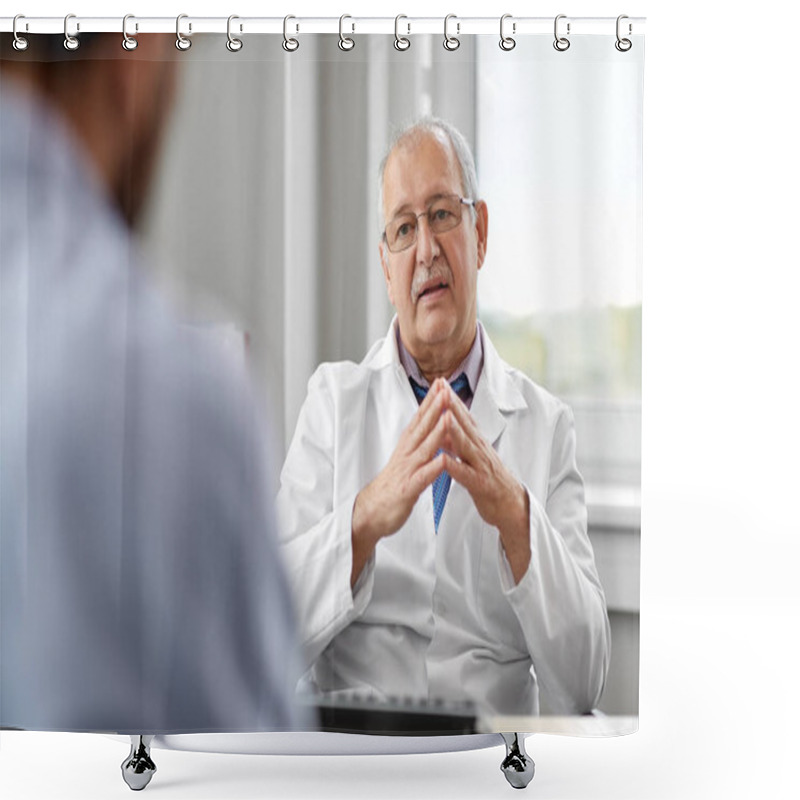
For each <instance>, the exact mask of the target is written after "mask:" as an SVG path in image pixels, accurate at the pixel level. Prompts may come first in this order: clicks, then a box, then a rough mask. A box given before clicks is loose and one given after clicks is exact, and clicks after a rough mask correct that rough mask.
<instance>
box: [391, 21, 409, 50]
mask: <svg viewBox="0 0 800 800" xmlns="http://www.w3.org/2000/svg"><path fill="white" fill-rule="evenodd" d="M401 19H408V17H407V16H406V15H405V14H398V15H397V16H396V17H395V18H394V49H395V50H399V51H400V52H401V53H402V52H404V51H405V50H408V48H409V47H411V39H409V38H407V36H401V35H400V30H399V27H400V20H401ZM406 27H407V28H408V31H407V34H409V35H410V34H411V23H409V22H407V23H406Z"/></svg>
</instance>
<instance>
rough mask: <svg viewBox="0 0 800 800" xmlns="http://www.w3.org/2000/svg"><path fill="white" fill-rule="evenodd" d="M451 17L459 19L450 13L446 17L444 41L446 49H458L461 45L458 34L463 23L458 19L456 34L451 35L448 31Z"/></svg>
mask: <svg viewBox="0 0 800 800" xmlns="http://www.w3.org/2000/svg"><path fill="white" fill-rule="evenodd" d="M451 19H454V20H458V17H456V15H455V14H448V15H447V16H446V17H445V18H444V42H443V43H442V45H443V47H444V49H445V50H450V51H451V52H452V51H453V50H458V48H459V47H461V40H460V39H459V38H458V34H459V33H461V23H460V22H458V21H456V35H455V36H450V34H449V33H448V32H447V25H448V23H449V22H450V20H451Z"/></svg>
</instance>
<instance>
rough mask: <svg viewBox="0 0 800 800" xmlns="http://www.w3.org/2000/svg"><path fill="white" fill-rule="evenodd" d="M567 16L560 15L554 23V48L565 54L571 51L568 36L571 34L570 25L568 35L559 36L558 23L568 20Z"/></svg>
mask: <svg viewBox="0 0 800 800" xmlns="http://www.w3.org/2000/svg"><path fill="white" fill-rule="evenodd" d="M566 18H567V15H566V14H559V15H558V16H557V17H556V18H555V21H554V22H553V36H554V37H555V41H554V42H553V47H555V49H556V50H558V52H559V53H564V52H566V51H567V50H569V46H570V40H569V39H567V36H569V34H570V23H569V22H568V23H567V34H566V36H559V35H558V21H559V20H561V19H566Z"/></svg>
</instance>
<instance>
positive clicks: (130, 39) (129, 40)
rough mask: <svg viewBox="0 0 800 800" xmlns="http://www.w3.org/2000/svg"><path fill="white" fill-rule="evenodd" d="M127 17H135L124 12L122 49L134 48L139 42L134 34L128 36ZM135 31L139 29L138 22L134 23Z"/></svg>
mask: <svg viewBox="0 0 800 800" xmlns="http://www.w3.org/2000/svg"><path fill="white" fill-rule="evenodd" d="M129 19H136V17H134V16H133V14H126V15H125V16H124V17H123V18H122V49H123V50H129V51H130V50H135V49H136V48H137V47H138V46H139V42H138V41H137V40H136V38H135V36H128V20H129ZM135 29H136V31H137V32H138V31H139V24H138V23H136V26H135Z"/></svg>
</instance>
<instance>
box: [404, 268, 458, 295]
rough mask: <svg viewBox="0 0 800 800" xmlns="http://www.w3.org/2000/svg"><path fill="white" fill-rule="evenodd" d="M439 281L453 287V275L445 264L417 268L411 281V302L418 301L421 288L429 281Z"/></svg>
mask: <svg viewBox="0 0 800 800" xmlns="http://www.w3.org/2000/svg"><path fill="white" fill-rule="evenodd" d="M434 280H435V281H441V282H442V283H446V284H447V285H448V286H452V285H453V273H452V271H451V270H450V267H449V266H448V265H447V264H434V265H433V266H432V267H418V268H417V271H416V272H415V273H414V280H412V281H411V302H412V303H416V302H417V300H418V299H419V295H420V292H421V291H422V287H423V286H424V285H425V284H426V283H428V282H429V281H434Z"/></svg>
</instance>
